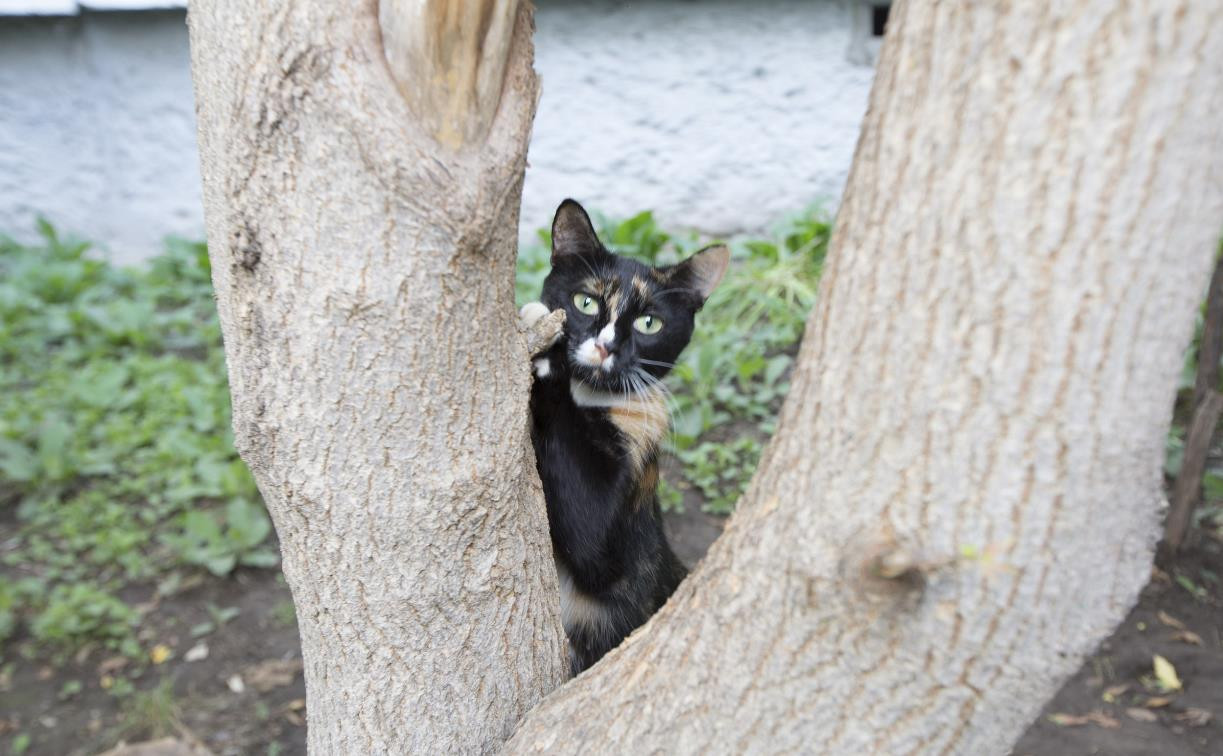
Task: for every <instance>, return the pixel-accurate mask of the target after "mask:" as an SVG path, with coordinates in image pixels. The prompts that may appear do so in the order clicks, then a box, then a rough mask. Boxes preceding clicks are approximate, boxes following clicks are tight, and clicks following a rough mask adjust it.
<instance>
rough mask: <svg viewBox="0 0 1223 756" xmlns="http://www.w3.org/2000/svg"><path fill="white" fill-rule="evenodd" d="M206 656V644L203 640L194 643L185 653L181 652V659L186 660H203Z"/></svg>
mask: <svg viewBox="0 0 1223 756" xmlns="http://www.w3.org/2000/svg"><path fill="white" fill-rule="evenodd" d="M207 658H208V644H207V643H205V642H204V641H200V642H199V643H197V644H195V645H194V646H192V647H191V648H189V649H188V650H187V653H185V654H183V661H187V662H197V661H204V660H205V659H207Z"/></svg>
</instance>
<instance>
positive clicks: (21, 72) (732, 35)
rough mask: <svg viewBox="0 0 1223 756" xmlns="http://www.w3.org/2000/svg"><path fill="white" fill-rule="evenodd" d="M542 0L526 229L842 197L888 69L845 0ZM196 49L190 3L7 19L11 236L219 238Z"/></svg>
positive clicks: (727, 217)
mask: <svg viewBox="0 0 1223 756" xmlns="http://www.w3.org/2000/svg"><path fill="white" fill-rule="evenodd" d="M538 5H539V6H540V7H539V8H538V11H537V15H536V24H537V34H536V68H537V69H538V70H539V72H540V74H541V76H542V77H543V85H544V90H543V91H544V95H543V99H542V101H541V102H540V107H539V114H538V117H537V118H536V123H535V131H534V137H533V140H532V143H531V151H530V156H529V160H530V168H529V169H528V172H527V181H526V189H525V197H524V201H523V225H522V228H523V230H524V233H525V234H531V233H533V229H535V228H537V227H539V226H544V225H547V223H548V222H549V220H550V218H551V213H552V210H553V209H554V208H555V207H556V205H557V203H558V202H559V201H560V200H561V199H562V198H564V197H566V196H573V197H576V198H578V199H579V200H581V201H582V202H584V203H586V204H587V206H589V207H591V208H597V209H599V210H601V211H603V212H605V213H608V214H612V215H625V214H628V213H632V212H636V211H638V210H642V209H647V208H651V209H654V210H655V211H656V213H657V215H658V216H659V217H660V219H661V220H662V221H663V222H664V223H666V224H668V225H670V226H673V227H686V228H697V229H700V230H704V231H708V232H715V233H727V232H734V231H742V230H757V229H760V228H762V227H764V226H767V225H768V224H769V223H770V222H772V221H774V220H775V219H777V218H778V217H779V216H781V215H783V214H785V213H787V212H790V211H793V210H796V209H799V208H802V207H805V206H807V205H809V204H811V203H812V202H816V201H823V202H825V203H827V204H829V205H833V204H835V200H836V198H837V197H838V196H839V194H840V192H841V189H842V187H843V185H844V181H845V177H846V173H847V171H848V168H849V161H850V157H851V155H852V152H853V147H854V143H855V141H856V139H857V131H858V125H859V122H860V120H861V117H862V114H863V112H864V110H865V105H866V96H867V92H868V89H869V86H870V80H871V77H872V75H873V72H872V70H871V69H870V68H869V67H866V66H860V65H854V64H851V63H850V62H849V61H848V59H847V55H846V51H847V50H848V48H849V46H850V38H849V37H850V23H849V8H848V3H847V2H833V1H832V0H755V1H754V0H695V1H694V0H642V1H641V2H613V1H611V0H567V1H562V0H552V1H549V0H541V2H539V3H538ZM0 10H2V9H0ZM188 63H189V58H188V51H187V33H186V27H185V25H184V22H183V14H182V12H181V11H144V12H131V13H127V12H123V13H113V12H85V13H84V14H83V15H75V16H68V17H60V18H45V17H44V18H28V17H14V16H8V17H5V16H0V233H8V234H12V235H16V236H18V237H28V236H29V235H30V234H31V232H30V229H31V228H32V225H33V218H34V217H35V215H37V214H40V213H41V214H44V215H46V216H47V217H48V218H50V219H51V220H52V221H53V222H54V223H56V224H57V225H58V226H60V227H62V228H64V229H65V230H68V231H71V232H74V233H77V234H79V235H82V236H86V237H88V238H91V239H94V240H97V241H99V242H101V243H102V245H103V246H104V247H105V248H107V249H108V250H109V251H110V252H111V253H112V255H113V256H114V257H115V258H116V259H119V260H123V261H131V260H137V259H140V258H142V257H145V256H147V255H148V254H150V253H153V252H155V251H156V250H157V249H158V248H159V247H160V240H161V239H162V238H163V237H164V236H165V235H167V234H180V235H186V236H199V235H201V234H202V229H203V222H202V215H201V209H200V190H199V170H198V164H197V157H196V153H195V139H194V136H195V135H194V115H193V104H192V92H191V80H190V71H189V68H188Z"/></svg>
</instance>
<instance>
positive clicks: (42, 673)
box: [36, 667, 55, 680]
mask: <svg viewBox="0 0 1223 756" xmlns="http://www.w3.org/2000/svg"><path fill="white" fill-rule="evenodd" d="M54 676H55V670H54V669H52V668H51V667H39V668H38V673H37V675H36V677H38V679H39V680H50V679H51V678H52V677H54Z"/></svg>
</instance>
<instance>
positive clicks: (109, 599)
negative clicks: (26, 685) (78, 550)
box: [30, 582, 140, 656]
mask: <svg viewBox="0 0 1223 756" xmlns="http://www.w3.org/2000/svg"><path fill="white" fill-rule="evenodd" d="M138 620H139V615H138V614H137V613H136V611H135V610H133V609H131V608H130V607H128V605H127V604H124V603H123V602H122V601H120V600H119V599H117V598H115V597H114V596H111V595H110V594H108V593H106V592H105V591H103V590H100V589H99V588H97V587H95V586H93V585H90V584H89V583H83V582H82V583H73V584H71V585H57V586H56V587H55V589H54V590H53V591H51V595H50V596H49V597H48V598H47V603H46V606H45V607H43V609H42V610H41V611H40V612H38V614H37V615H36V616H35V617H34V619H33V620H32V621H31V622H30V634H31V635H33V636H34V638H35V640H37V641H38V642H39V643H41V644H43V645H44V646H47V647H50V648H52V649H53V650H55V651H57V652H60V653H71V652H73V651H75V650H77V649H78V648H80V647H81V646H82V645H83V644H85V643H87V642H100V643H102V644H103V645H104V646H106V647H107V648H110V649H113V650H116V651H120V652H122V653H124V654H127V655H129V656H135V655H137V654H139V653H140V646H139V644H137V643H136V638H135V635H134V634H133V631H134V628H135V626H136V623H137V621H138Z"/></svg>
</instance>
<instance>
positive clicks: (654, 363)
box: [637, 357, 675, 378]
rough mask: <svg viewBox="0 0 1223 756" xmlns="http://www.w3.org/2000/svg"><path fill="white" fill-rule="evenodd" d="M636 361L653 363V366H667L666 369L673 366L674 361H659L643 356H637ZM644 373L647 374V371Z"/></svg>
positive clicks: (647, 363)
mask: <svg viewBox="0 0 1223 756" xmlns="http://www.w3.org/2000/svg"><path fill="white" fill-rule="evenodd" d="M637 361H638V362H640V363H642V364H644V365H653V366H655V367H662V368H667V369H668V370H670V369H671V368H673V367H675V363H674V362H661V361H659V360H647V359H646V358H645V357H638V358H637ZM646 375H649V373H646ZM650 377H651V378H655V377H656V376H653V375H650Z"/></svg>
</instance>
